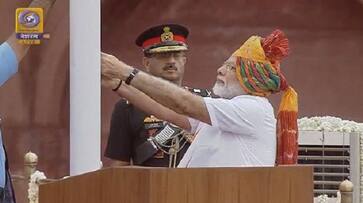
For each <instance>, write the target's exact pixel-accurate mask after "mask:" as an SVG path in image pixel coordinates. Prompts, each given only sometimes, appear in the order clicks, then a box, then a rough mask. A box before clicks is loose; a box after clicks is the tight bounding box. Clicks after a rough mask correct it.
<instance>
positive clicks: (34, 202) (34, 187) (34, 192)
mask: <svg viewBox="0 0 363 203" xmlns="http://www.w3.org/2000/svg"><path fill="white" fill-rule="evenodd" d="M46 178H47V177H46V176H45V175H44V173H43V172H40V171H35V172H34V173H33V174H32V175H31V176H30V182H29V189H28V199H29V203H38V193H39V180H43V179H46Z"/></svg>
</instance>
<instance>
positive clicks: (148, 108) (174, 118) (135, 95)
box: [117, 83, 190, 130]
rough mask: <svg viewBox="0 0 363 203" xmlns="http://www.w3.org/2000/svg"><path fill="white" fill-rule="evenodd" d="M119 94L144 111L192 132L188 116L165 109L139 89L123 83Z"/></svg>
mask: <svg viewBox="0 0 363 203" xmlns="http://www.w3.org/2000/svg"><path fill="white" fill-rule="evenodd" d="M117 93H118V94H119V95H120V96H121V97H124V98H125V99H127V100H128V101H129V102H130V103H132V104H133V105H134V106H136V107H138V108H139V109H141V110H142V111H144V112H147V113H149V114H151V115H154V116H156V117H157V118H159V119H162V120H165V121H168V122H170V123H173V124H175V125H177V126H179V127H180V128H183V129H185V130H190V124H189V121H188V118H187V117H186V116H184V115H181V114H178V113H176V112H175V111H173V110H171V109H169V108H166V107H164V106H163V105H161V104H159V103H158V102H156V101H155V100H153V99H151V98H150V97H149V96H147V95H146V94H144V93H142V92H141V91H139V90H138V89H136V88H134V87H132V86H130V85H126V84H124V83H123V84H122V85H121V87H120V88H119V89H118V91H117Z"/></svg>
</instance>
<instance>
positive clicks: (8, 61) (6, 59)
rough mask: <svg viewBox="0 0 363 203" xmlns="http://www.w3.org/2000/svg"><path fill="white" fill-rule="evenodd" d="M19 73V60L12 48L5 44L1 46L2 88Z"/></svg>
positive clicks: (0, 71) (0, 77) (0, 72)
mask: <svg viewBox="0 0 363 203" xmlns="http://www.w3.org/2000/svg"><path fill="white" fill-rule="evenodd" d="M17 71H18V60H17V59H16V54H15V52H14V50H13V49H12V48H11V46H10V45H9V44H8V43H7V42H4V43H2V44H1V45H0V86H1V85H3V84H4V83H5V82H6V81H7V80H8V79H9V78H10V77H11V76H12V75H14V74H15V73H16V72H17Z"/></svg>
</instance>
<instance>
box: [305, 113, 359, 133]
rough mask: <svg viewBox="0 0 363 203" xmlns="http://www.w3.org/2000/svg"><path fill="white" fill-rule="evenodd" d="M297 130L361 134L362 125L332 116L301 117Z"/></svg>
mask: <svg viewBox="0 0 363 203" xmlns="http://www.w3.org/2000/svg"><path fill="white" fill-rule="evenodd" d="M298 127H299V130H306V131H330V132H345V133H352V132H358V133H363V123H357V122H354V121H349V120H342V119H341V118H337V117H333V116H323V117H311V118H307V117H303V118H301V119H298Z"/></svg>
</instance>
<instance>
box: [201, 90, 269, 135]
mask: <svg viewBox="0 0 363 203" xmlns="http://www.w3.org/2000/svg"><path fill="white" fill-rule="evenodd" d="M204 101H205V103H206V106H207V109H208V113H209V116H210V119H211V124H212V126H213V127H216V128H219V129H220V130H222V131H226V132H232V133H241V132H243V134H251V133H252V131H253V129H254V128H256V127H257V126H255V125H256V123H258V122H256V121H258V119H263V117H262V115H263V113H262V112H263V111H264V109H263V105H261V104H260V103H259V102H258V101H257V100H256V99H253V98H249V97H237V98H233V99H230V100H229V99H213V98H204Z"/></svg>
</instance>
